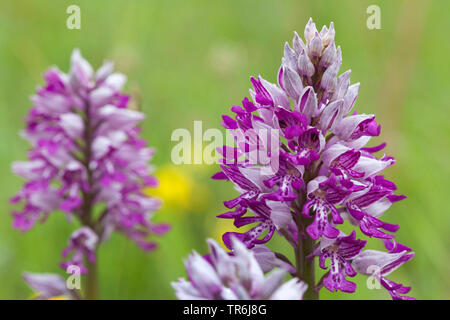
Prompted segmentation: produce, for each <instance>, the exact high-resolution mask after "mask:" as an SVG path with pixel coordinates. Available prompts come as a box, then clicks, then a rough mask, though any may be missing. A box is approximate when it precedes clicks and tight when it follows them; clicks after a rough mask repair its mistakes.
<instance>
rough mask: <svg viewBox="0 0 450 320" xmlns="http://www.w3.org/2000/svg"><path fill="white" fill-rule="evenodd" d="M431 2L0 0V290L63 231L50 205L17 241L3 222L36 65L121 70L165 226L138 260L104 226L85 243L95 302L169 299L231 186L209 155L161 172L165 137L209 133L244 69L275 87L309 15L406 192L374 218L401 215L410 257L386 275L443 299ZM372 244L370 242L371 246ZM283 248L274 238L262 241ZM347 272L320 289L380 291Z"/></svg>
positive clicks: (445, 42) (445, 236)
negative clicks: (91, 255)
mask: <svg viewBox="0 0 450 320" xmlns="http://www.w3.org/2000/svg"><path fill="white" fill-rule="evenodd" d="M71 4H77V5H79V6H80V8H81V30H68V29H67V28H66V19H67V17H68V14H66V8H67V6H69V5H71ZM371 4H378V5H379V6H380V8H381V27H382V29H381V30H369V29H368V28H367V27H366V19H367V18H368V14H367V13H366V8H367V7H368V6H369V5H371ZM449 12H450V2H449V1H447V0H441V1H431V0H430V1H425V0H424V1H413V0H408V1H406V0H405V1H388V0H384V1H375V0H353V1H348V0H347V1H342V0H341V1H324V0H317V1H299V0H295V1H294V0H293V1H268V0H252V1H242V0H233V1H231V0H227V1H183V0H177V1H138V0H134V1H131V0H129V1H111V0H109V1H98V0H97V1H87V0H85V1H76V0H70V1H62V0H59V1H54V0H47V1H42V0H41V1H24V0H20V1H17V0H16V1H12V0H11V1H7V0H3V1H1V2H0V66H1V68H0V283H1V285H0V298H1V299H24V298H27V297H29V296H30V294H31V291H30V289H29V288H28V287H27V286H26V284H25V283H24V282H23V281H22V279H21V273H22V271H24V270H26V271H32V272H58V273H60V274H61V275H63V271H62V270H61V269H60V268H59V267H58V262H59V261H60V252H61V250H62V249H63V248H64V247H65V246H66V242H67V238H68V235H69V234H70V232H71V231H72V230H73V229H74V228H75V225H73V224H70V223H67V222H66V219H65V216H64V215H63V214H62V213H61V212H55V213H54V214H52V215H51V216H50V218H49V220H48V221H47V222H46V223H45V224H42V225H37V226H35V228H33V229H32V230H31V231H29V232H28V233H26V234H24V235H22V234H20V232H18V231H17V230H13V229H12V228H11V217H10V211H11V206H10V205H9V203H8V199H9V198H10V197H11V196H12V195H13V194H14V193H15V192H16V191H18V190H19V188H20V186H21V184H22V180H21V179H19V178H17V177H15V176H13V175H12V174H11V172H10V165H11V162H12V161H14V160H24V159H25V153H26V150H27V149H28V145H27V143H26V142H25V141H23V140H22V139H21V138H20V137H19V135H18V133H19V130H21V129H22V128H23V126H24V123H23V122H22V119H23V117H24V116H25V115H26V113H27V110H28V109H29V108H30V106H31V104H30V101H29V96H30V95H31V94H32V93H33V92H34V89H35V87H36V86H37V85H42V83H43V81H42V74H43V72H44V71H45V70H46V69H47V67H49V66H50V65H57V66H59V67H60V68H61V69H62V70H64V71H67V69H68V64H69V57H70V53H71V51H72V49H73V48H74V47H78V48H80V49H81V51H82V54H83V55H84V56H85V58H86V59H87V60H88V61H90V62H91V63H92V65H93V66H94V67H95V68H97V67H99V66H100V64H101V63H102V61H103V60H104V59H108V60H113V61H114V62H115V63H116V68H117V69H118V70H119V71H121V72H123V73H125V74H126V75H127V76H128V79H129V82H128V84H127V87H126V92H128V93H130V94H131V95H132V96H133V98H134V99H135V101H137V103H139V104H140V105H141V106H142V108H143V111H144V112H145V113H146V114H147V119H146V120H145V121H144V124H143V128H144V137H145V138H146V139H147V140H148V141H149V143H150V144H151V145H153V146H155V147H156V149H157V154H156V157H155V159H154V161H153V162H154V164H155V165H156V166H157V168H158V170H157V175H158V176H159V177H160V179H161V183H162V185H161V189H160V190H159V191H156V192H157V194H158V195H159V196H161V197H162V198H164V199H165V204H164V206H163V208H162V210H161V211H160V212H158V213H157V214H156V220H158V221H169V222H170V223H172V225H173V229H172V231H171V232H170V233H169V234H167V235H166V236H164V237H162V238H161V239H159V243H160V248H159V250H158V251H156V252H153V253H150V254H146V253H143V252H142V251H140V250H139V249H138V248H137V246H135V245H134V244H133V243H131V242H130V241H128V240H127V239H126V238H124V237H123V236H121V235H118V234H115V235H114V236H113V237H112V239H111V240H110V241H109V242H108V243H106V244H105V245H103V246H102V248H101V250H100V253H99V261H100V280H101V293H102V297H103V298H109V299H172V298H175V296H174V294H173V290H172V288H171V287H170V285H169V283H170V282H171V281H174V280H176V279H177V278H178V277H184V276H185V271H184V266H183V263H182V259H184V258H185V257H186V255H187V254H188V253H189V252H191V250H193V249H195V250H197V251H199V252H202V253H203V252H205V250H206V244H205V238H206V237H212V238H215V239H218V238H219V234H220V233H221V232H223V231H224V230H227V229H229V227H230V224H229V223H227V222H226V221H219V219H217V218H215V215H217V214H218V213H221V212H223V210H224V207H223V205H222V201H223V200H228V199H231V198H232V197H233V196H234V194H235V192H234V190H233V188H232V185H231V184H230V183H224V182H214V181H211V180H210V179H209V177H210V176H211V174H213V173H214V172H216V171H217V170H218V166H217V165H211V166H208V165H191V166H184V167H179V166H174V165H172V164H171V160H170V151H171V148H172V147H173V146H174V144H175V143H172V142H171V141H170V136H171V133H172V131H173V130H174V129H176V128H187V129H189V130H192V129H193V121H194V120H202V121H203V128H204V129H207V128H219V123H220V121H221V119H220V116H221V115H222V114H223V113H229V108H230V107H231V106H232V105H235V104H239V103H240V101H241V100H242V98H243V97H244V96H246V95H247V94H248V88H249V86H250V83H249V76H250V75H257V74H258V73H260V74H261V75H262V76H263V77H265V78H266V79H267V80H269V81H272V82H274V81H275V79H276V73H277V70H278V67H279V65H280V59H281V56H282V53H283V44H284V42H285V41H291V40H292V37H293V31H294V30H297V31H298V32H299V33H300V34H303V29H304V25H305V24H306V22H307V20H308V18H309V17H313V19H314V20H315V22H316V24H317V25H318V27H321V26H322V25H324V24H327V25H328V24H329V22H330V21H334V22H335V27H336V30H337V33H336V43H337V44H340V45H341V47H342V50H343V59H344V61H343V68H342V69H341V71H343V70H346V69H349V68H351V69H352V76H351V80H352V82H361V90H360V95H359V98H358V101H357V104H356V109H357V110H359V111H360V112H366V113H376V114H377V119H378V121H379V123H381V125H382V135H381V137H380V138H377V139H376V141H375V142H381V141H384V140H386V141H387V142H388V146H387V149H386V152H387V153H388V154H389V155H392V156H394V157H396V159H397V164H396V165H395V166H394V167H392V168H390V169H389V170H388V171H387V172H386V175H387V176H388V178H390V179H392V180H393V181H395V182H396V183H397V185H398V187H399V191H400V192H402V193H405V194H406V195H407V196H408V199H407V200H405V201H402V202H400V203H398V204H396V205H394V206H393V207H392V208H391V209H390V210H389V211H388V213H386V215H385V219H386V220H387V221H388V222H391V223H399V224H401V228H400V230H399V231H398V233H397V235H398V239H399V241H401V242H402V243H405V244H407V245H409V246H411V247H412V248H413V249H414V251H415V252H416V256H415V258H414V259H413V260H412V261H411V262H409V263H407V264H406V265H404V266H403V267H402V268H401V269H399V270H397V271H395V273H394V274H392V276H391V277H392V279H393V280H398V281H401V282H403V283H405V284H409V285H411V286H412V287H413V289H412V291H411V294H412V295H413V296H415V297H417V298H420V299H448V298H450V277H449V276H448V275H449V271H450V267H449V263H450V250H449V249H448V248H449V246H450V228H449V226H450V212H449V209H448V199H449V196H448V182H449V179H450V170H449V166H448V159H449V157H450V150H449V149H450V148H449V141H450V125H449V109H448V108H449V106H448V101H449V97H450V91H449V82H450V81H449V76H450V72H449V71H450V70H449V62H448V61H449V60H448V59H449V53H450V41H449V40H450V37H449V35H448V32H449V27H450V26H449V23H448V16H447V15H446V14H448V13H449ZM374 241H375V242H376V240H374ZM271 245H272V246H274V247H277V248H280V250H283V249H286V248H283V243H282V242H280V241H277V240H274V241H272V243H271ZM365 281H366V279H365V278H364V277H360V276H357V277H356V282H357V283H358V289H357V294H355V295H348V294H342V293H335V294H331V293H329V292H326V290H322V294H321V297H322V298H326V299H351V298H361V299H387V298H389V296H388V294H387V292H385V291H384V290H369V289H368V288H367V286H366V285H365Z"/></svg>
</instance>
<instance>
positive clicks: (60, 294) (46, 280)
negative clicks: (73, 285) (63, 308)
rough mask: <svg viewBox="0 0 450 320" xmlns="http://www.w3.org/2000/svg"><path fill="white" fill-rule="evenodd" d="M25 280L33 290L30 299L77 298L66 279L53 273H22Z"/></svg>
mask: <svg viewBox="0 0 450 320" xmlns="http://www.w3.org/2000/svg"><path fill="white" fill-rule="evenodd" d="M23 278H24V280H25V282H26V283H27V284H28V285H29V286H30V288H31V289H33V290H34V292H35V293H34V294H33V296H32V297H31V299H32V300H73V299H78V298H79V297H78V294H77V292H76V291H75V290H69V289H67V286H66V281H65V280H64V279H63V278H62V277H61V276H59V275H57V274H53V273H29V272H25V273H24V274H23Z"/></svg>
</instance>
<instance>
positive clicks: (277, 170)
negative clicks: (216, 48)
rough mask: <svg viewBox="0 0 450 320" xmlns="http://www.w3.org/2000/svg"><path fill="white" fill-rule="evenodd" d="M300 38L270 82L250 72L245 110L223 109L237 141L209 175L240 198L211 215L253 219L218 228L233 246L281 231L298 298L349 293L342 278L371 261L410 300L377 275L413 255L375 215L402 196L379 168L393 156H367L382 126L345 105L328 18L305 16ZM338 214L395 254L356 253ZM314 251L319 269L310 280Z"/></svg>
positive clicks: (351, 97)
mask: <svg viewBox="0 0 450 320" xmlns="http://www.w3.org/2000/svg"><path fill="white" fill-rule="evenodd" d="M304 36H305V40H304V41H303V40H302V39H301V38H300V37H299V35H298V34H297V33H295V36H294V39H293V46H292V48H291V46H290V45H289V44H288V43H286V44H285V47H284V57H283V58H282V63H281V67H280V69H279V73H278V85H277V84H273V83H270V82H268V81H266V80H264V79H263V78H262V77H261V76H259V77H258V78H257V79H255V78H253V77H252V78H251V79H250V80H251V83H252V85H253V90H250V96H251V98H252V101H250V100H249V99H248V98H245V99H244V100H243V101H242V105H243V107H240V106H234V107H232V108H231V111H232V112H233V113H234V116H233V117H230V116H228V115H224V116H223V122H222V125H223V126H224V127H225V128H226V129H227V130H228V131H229V132H230V133H231V134H232V135H233V137H234V138H235V141H234V142H235V145H234V146H223V148H221V149H220V150H221V153H222V155H223V159H222V164H221V169H222V171H220V172H218V173H216V174H215V175H214V176H213V178H214V179H220V180H229V181H231V182H232V183H233V184H234V185H235V188H236V190H237V191H238V192H239V193H240V195H239V196H238V197H237V198H235V199H232V200H229V201H225V202H224V204H225V206H226V207H227V209H228V210H227V212H225V213H223V214H221V215H219V217H220V218H223V219H232V220H233V221H234V225H235V226H236V227H238V228H240V227H245V226H247V227H249V226H251V228H250V229H249V230H248V229H246V230H244V231H243V232H226V233H225V234H224V235H223V241H224V242H225V244H226V245H227V246H228V247H229V248H230V249H231V247H232V241H231V239H232V238H233V237H237V238H238V239H239V240H241V241H242V242H243V243H245V244H246V246H247V247H248V248H253V247H255V246H256V245H260V244H264V243H266V242H268V241H269V240H270V239H271V238H272V237H273V236H274V235H275V233H276V232H277V233H278V234H280V235H281V236H283V237H284V238H285V239H286V241H287V242H288V243H289V244H290V245H291V246H292V248H293V252H294V256H295V264H294V263H290V264H291V265H292V266H294V265H295V268H296V270H297V271H296V272H295V277H297V278H298V279H300V280H302V281H304V282H305V283H306V284H307V285H308V289H307V292H306V293H305V298H306V299H318V297H319V291H320V290H321V289H322V288H323V287H325V288H327V289H328V290H330V291H337V290H340V291H343V292H354V291H355V289H356V284H355V283H353V282H351V281H349V280H348V277H354V276H355V275H356V274H357V272H358V273H361V274H366V275H372V273H371V272H372V271H370V270H372V269H373V268H371V267H374V266H375V267H378V268H381V270H382V271H381V274H379V275H377V276H375V278H377V279H378V280H379V281H380V282H382V285H383V287H384V288H386V289H387V290H388V292H389V293H390V294H391V296H392V297H393V298H394V299H409V297H407V296H403V294H406V293H408V291H409V289H410V288H409V287H404V286H403V285H401V284H396V283H393V282H390V281H388V280H387V279H386V278H385V275H387V274H388V273H389V272H390V271H391V270H392V269H393V266H392V265H391V264H390V262H389V261H393V262H391V263H395V268H397V267H399V266H400V265H401V264H403V263H405V262H406V261H408V260H410V259H411V258H412V257H413V255H414V253H412V252H410V251H411V249H410V248H408V247H406V246H404V245H401V244H399V243H397V242H396V241H395V240H394V238H395V235H394V232H396V231H397V230H398V229H399V226H398V225H394V224H390V223H387V222H384V221H382V220H381V217H382V216H383V215H384V213H385V212H386V211H387V209H389V207H390V206H391V205H392V204H393V203H395V202H397V201H399V200H402V199H404V198H405V196H403V195H395V194H394V192H395V190H396V189H397V188H396V186H395V184H394V183H393V182H391V181H389V180H386V179H385V178H384V176H383V175H380V173H381V172H382V171H383V170H384V169H386V168H388V167H390V166H392V165H393V164H394V162H395V161H394V159H393V158H392V157H389V156H386V155H383V156H382V157H381V158H377V157H376V156H375V155H374V154H375V153H377V152H378V151H380V150H382V149H383V148H384V146H385V143H383V144H380V145H378V146H375V147H367V146H366V144H367V143H368V142H369V140H370V139H371V137H374V136H378V135H379V134H380V126H379V125H378V124H377V122H376V121H375V115H373V114H358V113H357V112H356V111H354V112H351V110H352V109H353V107H354V105H355V101H356V98H357V96H358V91H359V83H357V84H353V85H350V70H348V71H346V72H344V73H343V74H341V75H339V76H338V72H339V69H340V67H341V64H342V53H341V48H340V47H337V48H336V45H335V43H334V36H335V30H334V26H333V24H332V23H331V25H330V27H329V28H327V27H326V26H324V27H323V28H322V29H321V31H320V32H319V31H318V30H317V29H316V26H315V24H314V23H313V21H312V20H310V21H309V22H308V23H307V25H306V28H305V33H304ZM255 154H256V155H255ZM250 211H251V212H253V214H247V213H250ZM344 220H348V221H349V222H350V223H351V224H353V225H354V226H355V229H360V231H361V233H363V234H364V235H365V236H367V237H369V238H376V239H381V240H383V241H384V243H385V245H386V247H387V248H388V250H389V251H392V250H394V251H395V253H394V251H393V252H390V253H388V254H381V253H374V252H371V251H363V249H364V247H365V245H366V242H367V241H365V240H359V239H356V232H355V231H353V232H352V233H351V234H349V235H346V234H344V233H343V232H342V231H341V230H339V225H341V224H343V223H344ZM393 248H395V249H393ZM315 257H319V259H318V260H319V266H320V267H321V268H322V269H326V270H327V273H325V275H324V277H323V278H322V279H321V280H319V281H317V282H316V280H315V273H316V272H315ZM402 257H403V258H402ZM392 259H393V260H392ZM328 261H329V266H327V265H326V263H327V262H328Z"/></svg>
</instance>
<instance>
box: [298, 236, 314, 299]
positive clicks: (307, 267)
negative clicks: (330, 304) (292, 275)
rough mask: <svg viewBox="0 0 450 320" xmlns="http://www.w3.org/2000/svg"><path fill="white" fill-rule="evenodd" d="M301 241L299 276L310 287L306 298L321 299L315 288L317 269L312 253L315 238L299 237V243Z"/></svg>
mask: <svg viewBox="0 0 450 320" xmlns="http://www.w3.org/2000/svg"><path fill="white" fill-rule="evenodd" d="M300 241H301V246H299V255H300V257H299V260H300V261H299V262H300V266H301V267H300V270H298V272H299V276H300V279H302V280H303V281H304V282H305V283H306V284H307V285H308V289H307V290H306V292H305V294H304V295H303V299H305V300H319V292H317V291H316V290H315V286H316V274H315V272H316V270H315V258H314V257H312V258H308V257H311V253H312V252H313V250H314V240H313V239H311V238H309V237H306V239H301V240H300V239H299V244H300Z"/></svg>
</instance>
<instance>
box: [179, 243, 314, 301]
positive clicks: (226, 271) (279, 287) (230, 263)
mask: <svg viewBox="0 0 450 320" xmlns="http://www.w3.org/2000/svg"><path fill="white" fill-rule="evenodd" d="M208 244H209V249H210V254H209V255H207V256H203V257H202V256H200V255H199V254H198V253H197V252H194V253H192V255H190V256H189V257H188V259H187V260H186V262H185V266H186V271H187V274H188V279H189V281H186V280H185V279H179V280H178V282H173V283H172V286H173V287H174V289H175V293H176V295H177V297H178V299H181V300H205V299H208V300H300V299H302V296H303V292H304V291H305V290H306V285H305V284H304V283H303V282H300V281H299V280H298V279H291V280H289V281H288V282H286V283H283V279H284V277H285V275H286V274H287V271H286V270H285V269H283V268H277V269H275V270H273V271H271V270H272V269H273V266H274V265H275V264H276V262H275V260H276V258H275V256H274V255H270V252H269V259H268V260H269V261H268V260H267V258H266V259H265V260H264V259H263V260H262V261H263V263H261V262H260V261H261V260H260V261H258V257H257V254H259V252H260V251H257V250H255V251H251V250H249V249H247V248H246V247H245V245H244V244H243V243H241V242H240V241H239V240H237V239H233V240H232V247H233V252H232V253H227V252H226V251H225V250H223V249H222V248H221V247H220V246H219V245H218V244H217V243H216V242H215V241H213V240H208ZM261 254H262V255H264V254H265V252H264V251H262V252H261ZM263 269H265V270H263ZM268 271H271V272H270V273H269V274H268V275H266V276H265V275H264V273H265V272H268Z"/></svg>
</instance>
